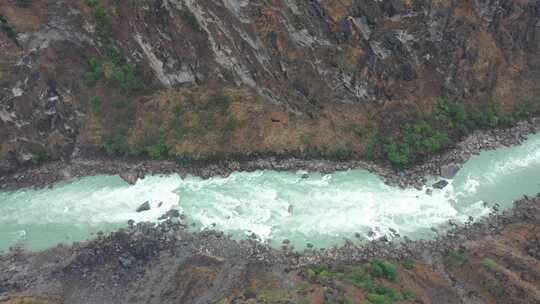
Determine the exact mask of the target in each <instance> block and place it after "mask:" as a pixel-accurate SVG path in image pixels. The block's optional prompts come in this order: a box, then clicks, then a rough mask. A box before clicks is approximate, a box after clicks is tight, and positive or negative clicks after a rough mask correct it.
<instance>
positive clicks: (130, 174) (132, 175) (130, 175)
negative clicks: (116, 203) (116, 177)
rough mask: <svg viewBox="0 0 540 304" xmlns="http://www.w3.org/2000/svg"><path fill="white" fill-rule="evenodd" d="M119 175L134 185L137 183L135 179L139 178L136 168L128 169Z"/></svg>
mask: <svg viewBox="0 0 540 304" xmlns="http://www.w3.org/2000/svg"><path fill="white" fill-rule="evenodd" d="M120 177H121V178H122V179H123V180H125V181H126V182H127V183H128V184H130V185H135V184H136V183H137V180H139V177H141V175H140V173H139V172H138V171H136V170H130V171H127V172H122V173H120Z"/></svg>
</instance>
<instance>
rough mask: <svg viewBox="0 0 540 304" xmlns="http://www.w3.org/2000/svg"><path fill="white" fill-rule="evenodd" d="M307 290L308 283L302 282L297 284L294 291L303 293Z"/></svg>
mask: <svg viewBox="0 0 540 304" xmlns="http://www.w3.org/2000/svg"><path fill="white" fill-rule="evenodd" d="M308 288H309V283H308V282H305V281H302V282H300V283H298V286H296V291H298V292H304V291H306V290H307V289H308Z"/></svg>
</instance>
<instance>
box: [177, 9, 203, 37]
mask: <svg viewBox="0 0 540 304" xmlns="http://www.w3.org/2000/svg"><path fill="white" fill-rule="evenodd" d="M180 16H181V17H182V19H184V21H185V22H186V23H187V24H188V25H189V26H190V27H191V28H192V29H193V30H194V31H196V32H200V31H201V26H200V24H199V21H198V20H197V17H195V15H193V13H192V12H191V11H190V10H188V9H184V10H182V11H180Z"/></svg>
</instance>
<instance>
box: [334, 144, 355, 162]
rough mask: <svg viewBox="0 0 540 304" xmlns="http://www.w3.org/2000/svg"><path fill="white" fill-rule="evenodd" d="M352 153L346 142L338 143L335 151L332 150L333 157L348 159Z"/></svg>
mask: <svg viewBox="0 0 540 304" xmlns="http://www.w3.org/2000/svg"><path fill="white" fill-rule="evenodd" d="M351 155H352V150H351V149H350V148H349V147H348V146H347V145H346V144H344V143H340V144H338V145H337V146H336V147H335V149H334V151H332V155H331V156H332V157H333V158H335V159H340V160H342V159H346V158H348V157H350V156H351Z"/></svg>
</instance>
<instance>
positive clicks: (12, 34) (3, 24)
mask: <svg viewBox="0 0 540 304" xmlns="http://www.w3.org/2000/svg"><path fill="white" fill-rule="evenodd" d="M0 29H2V30H3V31H4V32H5V33H6V35H7V36H8V38H9V39H11V40H13V41H14V42H15V44H16V45H19V41H18V40H17V32H16V31H15V30H14V29H13V27H12V26H11V25H10V24H9V23H8V21H7V19H6V18H5V17H4V15H2V14H0Z"/></svg>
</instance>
